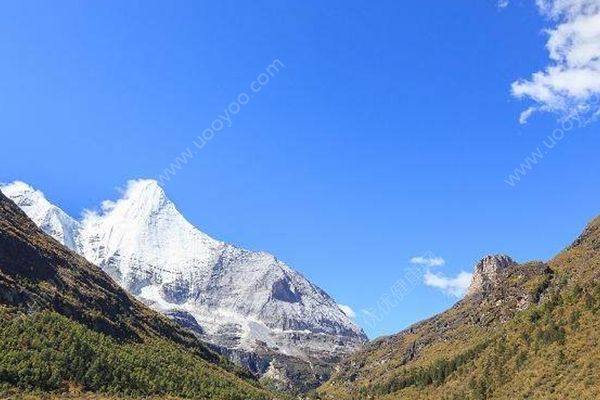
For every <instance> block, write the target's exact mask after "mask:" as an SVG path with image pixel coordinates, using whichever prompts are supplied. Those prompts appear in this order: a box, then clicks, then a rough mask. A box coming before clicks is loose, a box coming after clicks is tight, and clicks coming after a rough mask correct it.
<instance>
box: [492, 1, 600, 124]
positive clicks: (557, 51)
mask: <svg viewBox="0 0 600 400" xmlns="http://www.w3.org/2000/svg"><path fill="white" fill-rule="evenodd" d="M504 3H505V2H504V1H503V0H501V1H500V4H504ZM536 4H537V6H538V9H539V10H540V13H541V14H542V15H543V16H545V17H546V18H548V20H549V21H550V22H551V27H550V28H549V29H547V30H546V33H547V35H548V40H547V43H546V49H547V50H548V53H549V58H550V60H549V63H548V65H547V66H546V68H545V69H543V70H541V71H538V72H535V73H533V74H532V75H531V77H530V78H528V79H521V80H518V81H516V82H514V83H513V84H512V94H513V95H514V96H515V97H517V98H525V99H530V100H532V101H533V105H532V106H531V107H529V108H528V109H526V110H525V111H523V112H522V113H521V116H520V118H519V120H520V122H521V123H526V122H527V120H528V119H529V118H530V117H531V116H532V115H533V114H535V113H536V112H555V113H558V114H561V115H562V116H567V117H568V116H570V115H573V114H576V113H580V112H581V110H582V109H584V108H589V107H590V103H592V104H593V105H594V106H595V107H596V112H597V111H598V96H599V95H600V0H536ZM596 116H597V115H596Z"/></svg>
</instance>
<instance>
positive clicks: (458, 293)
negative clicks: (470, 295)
mask: <svg viewBox="0 0 600 400" xmlns="http://www.w3.org/2000/svg"><path fill="white" fill-rule="evenodd" d="M472 279H473V274H471V273H469V272H465V271H462V272H460V273H459V274H458V275H457V276H456V277H453V278H452V277H446V276H444V275H442V274H434V273H433V272H431V271H427V272H426V273H425V277H424V283H425V285H427V286H431V287H434V288H437V289H440V290H442V291H443V292H444V293H446V294H449V295H451V296H454V297H458V298H460V297H463V296H464V294H465V292H466V291H467V289H468V288H469V285H470V284H471V280H472Z"/></svg>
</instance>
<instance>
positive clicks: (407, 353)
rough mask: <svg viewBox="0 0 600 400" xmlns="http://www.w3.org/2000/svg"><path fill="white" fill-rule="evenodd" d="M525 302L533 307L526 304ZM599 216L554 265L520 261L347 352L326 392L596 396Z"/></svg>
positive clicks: (341, 395) (599, 371)
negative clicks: (472, 291) (457, 298)
mask: <svg viewBox="0 0 600 400" xmlns="http://www.w3.org/2000/svg"><path fill="white" fill-rule="evenodd" d="M525 308H526V309H525ZM599 316H600V220H596V221H594V222H592V223H591V224H590V225H589V226H588V228H587V229H586V231H585V232H584V234H582V235H581V236H580V238H579V239H577V241H576V242H575V243H574V244H573V245H572V246H571V247H569V248H568V249H566V250H565V251H564V252H562V253H561V254H559V255H558V256H557V257H556V258H555V259H553V260H552V261H551V262H549V263H548V264H547V265H544V264H540V263H531V264H526V265H521V266H517V267H515V268H512V269H511V270H510V271H509V272H508V273H507V275H506V276H505V277H504V281H503V284H502V287H501V288H498V289H497V291H496V292H494V293H492V294H490V296H489V298H488V299H483V300H482V299H476V300H470V299H466V300H464V301H463V302H461V303H459V304H457V305H456V306H455V307H453V308H452V309H450V310H449V311H447V312H445V313H443V314H440V315H438V316H436V317H434V318H432V319H431V320H428V321H425V322H423V323H421V324H418V325H416V326H414V327H412V328H411V329H409V330H407V331H405V332H402V333H400V334H398V335H395V336H392V337H389V338H384V339H382V340H379V341H376V342H374V343H372V344H370V345H369V346H368V347H367V348H366V349H365V350H364V351H361V352H359V353H357V354H355V355H354V356H352V357H350V358H349V359H348V360H346V361H345V362H344V363H343V364H342V365H341V367H340V371H339V372H338V373H337V374H336V375H335V376H334V377H333V378H332V380H331V381H330V382H329V383H327V384H326V385H325V386H324V387H323V388H321V389H320V390H319V393H318V396H320V397H322V398H327V399H336V400H343V399H353V400H354V399H363V398H364V399H367V398H369V399H457V400H458V399H461V400H462V399H506V400H509V399H511V400H512V399H524V398H527V399H566V398H581V399H595V398H598V396H599V394H600V348H599V347H598V344H599V343H598V342H599V341H600V317H599Z"/></svg>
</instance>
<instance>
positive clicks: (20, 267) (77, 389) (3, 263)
mask: <svg viewBox="0 0 600 400" xmlns="http://www.w3.org/2000/svg"><path fill="white" fill-rule="evenodd" d="M39 391H42V392H46V393H52V392H56V393H69V392H70V393H71V394H76V393H88V392H93V393H104V394H114V395H127V396H140V397H141V396H144V397H145V396H153V395H156V396H161V395H170V396H174V397H181V398H206V399H223V400H225V399H231V400H242V399H244V400H246V399H257V400H258V399H264V400H266V399H271V398H273V396H272V395H271V394H270V393H268V392H267V391H265V390H263V389H260V388H259V386H258V383H257V382H256V381H253V380H252V379H250V376H249V375H248V374H247V373H244V372H243V371H241V370H239V369H238V368H236V367H234V366H233V364H231V363H230V362H228V361H227V360H226V359H224V358H223V357H221V356H219V355H217V354H216V353H214V352H212V351H211V350H210V349H209V348H208V347H207V346H205V345H204V344H203V343H202V342H201V341H200V340H199V339H198V338H197V337H196V336H194V335H193V334H191V333H189V332H188V331H186V330H184V329H183V328H181V327H179V326H178V325H177V324H175V323H174V322H172V321H171V320H169V319H168V318H166V317H164V316H162V315H161V314H159V313H157V312H155V311H153V310H151V309H150V308H148V307H147V306H145V305H144V304H142V303H141V302H139V301H137V300H136V299H135V298H133V297H132V296H130V295H129V294H128V293H127V292H125V291H124V290H123V289H121V288H120V287H119V286H118V285H117V284H116V283H115V282H114V281H113V280H112V279H111V278H110V277H109V276H108V275H106V274H105V273H104V272H103V271H102V270H101V269H100V268H98V267H96V266H94V265H93V264H91V263H89V262H88V261H86V260H85V259H84V258H83V257H80V256H79V255H77V254H74V253H73V252H71V251H70V250H69V249H68V248H66V247H64V246H63V245H62V244H60V243H59V242H57V241H55V240H54V239H52V238H51V237H50V236H48V235H46V234H45V233H44V232H42V231H41V230H40V229H39V228H38V227H37V226H36V225H35V224H34V223H33V222H32V221H31V220H30V219H29V218H28V217H27V216H26V215H25V213H23V212H22V211H21V210H20V209H19V208H18V207H17V206H16V205H15V204H14V203H13V202H12V201H11V200H9V199H8V198H6V197H5V196H4V195H3V194H1V193H0V397H2V398H5V396H6V397H8V396H9V394H10V393H12V394H13V395H14V394H15V393H23V392H39ZM18 396H19V397H16V398H21V397H20V395H18Z"/></svg>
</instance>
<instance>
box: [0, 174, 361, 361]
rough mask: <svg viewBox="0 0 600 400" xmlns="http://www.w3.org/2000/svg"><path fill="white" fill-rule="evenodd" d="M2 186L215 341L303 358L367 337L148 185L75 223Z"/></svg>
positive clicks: (264, 259)
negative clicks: (203, 227)
mask: <svg viewBox="0 0 600 400" xmlns="http://www.w3.org/2000/svg"><path fill="white" fill-rule="evenodd" d="M0 190H2V192H3V193H4V194H6V195H7V196H8V197H9V198H11V199H12V200H13V201H15V202H16V203H17V205H19V206H20V207H21V208H22V209H23V210H24V211H25V213H27V215H28V216H29V217H30V218H32V219H33V220H34V222H35V223H36V224H38V225H39V226H40V227H41V228H42V229H43V230H44V231H46V232H47V233H48V234H50V235H51V236H53V237H54V238H55V239H57V240H58V241H60V242H61V243H63V244H65V245H66V246H68V247H70V248H72V249H73V250H75V251H77V252H78V253H80V254H81V255H83V256H84V257H85V258H87V259H88V260H89V261H91V262H92V263H94V264H96V265H98V266H100V267H101V268H102V269H103V270H104V271H106V272H107V273H108V274H109V275H110V276H111V277H113V279H115V280H116V281H117V282H119V283H120V284H121V285H122V286H123V287H124V288H126V289H127V290H129V291H130V292H131V293H133V294H134V295H135V296H137V297H138V298H139V299H141V300H142V301H144V302H146V303H147V304H149V305H151V306H152V307H154V308H156V309H158V310H160V311H162V312H165V313H167V314H176V315H178V316H179V318H183V319H185V320H187V321H191V323H192V324H193V325H194V326H196V331H197V333H199V334H200V335H201V336H202V337H203V338H204V339H205V340H207V341H209V342H210V343H213V344H214V345H217V346H220V347H224V348H227V349H232V350H236V351H238V350H239V351H247V352H258V353H277V354H283V355H285V356H289V357H295V358H298V359H301V360H304V361H306V362H307V363H311V362H312V361H311V360H315V359H316V360H328V359H332V358H336V357H339V356H341V355H343V354H346V353H348V352H350V351H353V350H355V349H356V348H358V347H359V346H361V345H362V344H363V343H364V342H365V341H366V340H367V338H366V336H365V334H364V333H363V331H362V330H361V329H360V328H359V327H358V326H357V325H356V324H355V323H354V322H353V321H352V320H351V319H350V318H349V317H348V316H347V315H346V314H344V312H343V311H342V310H341V309H340V308H339V307H338V305H337V304H336V303H335V301H334V300H333V299H332V298H331V297H330V296H328V295H327V294H326V293H325V292H324V291H323V290H321V289H320V288H318V287H317V286H315V285H314V284H312V283H311V282H309V281H308V280H307V279H306V278H304V277H303V276H302V275H301V274H299V273H298V272H296V271H295V270H293V269H292V268H290V267H289V266H288V265H286V264H285V263H283V262H282V261H280V260H278V259H277V258H275V257H274V256H272V255H270V254H268V253H264V252H254V251H249V250H244V249H241V248H239V247H236V246H233V245H230V244H227V243H224V242H221V241H218V240H215V239H213V238H211V237H209V236H208V235H206V234H204V233H203V232H201V231H200V230H198V229H197V228H195V227H194V226H193V225H192V224H191V223H189V222H188V221H187V220H186V219H185V218H184V217H183V215H181V213H180V212H179V211H178V210H177V208H176V207H175V205H174V204H173V203H172V202H171V201H170V200H169V199H168V198H167V197H166V195H165V192H164V191H163V189H162V188H161V187H160V186H159V185H158V184H157V182H155V181H152V180H136V181H130V182H129V184H128V188H127V190H126V192H125V194H124V196H123V197H122V198H121V199H119V200H117V201H115V202H110V201H107V202H104V203H103V204H102V209H101V211H100V212H96V213H94V212H88V213H86V214H85V215H84V217H83V219H82V220H81V221H77V220H75V219H73V218H71V217H69V216H68V215H67V214H66V213H64V212H63V211H62V210H61V209H60V208H58V207H56V206H54V205H52V204H51V203H50V202H48V201H47V200H46V198H45V196H44V195H43V194H42V193H41V192H40V191H37V190H35V189H33V188H31V187H30V186H29V185H27V184H25V183H23V182H14V183H12V184H8V185H4V186H0ZM263 372H264V371H263Z"/></svg>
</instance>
